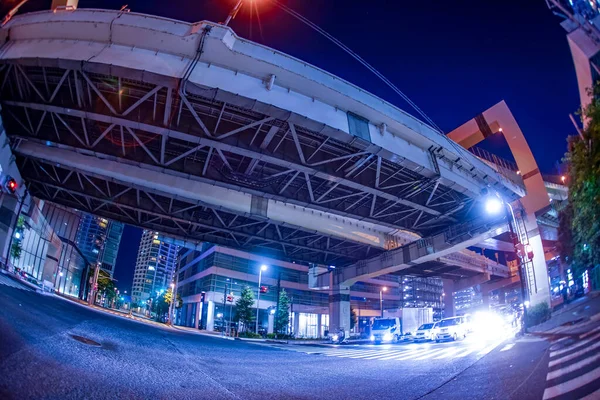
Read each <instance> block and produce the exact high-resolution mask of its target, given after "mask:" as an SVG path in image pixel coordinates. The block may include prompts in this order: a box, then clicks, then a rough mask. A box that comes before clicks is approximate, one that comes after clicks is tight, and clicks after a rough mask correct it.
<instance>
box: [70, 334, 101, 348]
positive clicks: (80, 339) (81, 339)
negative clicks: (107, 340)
mask: <svg viewBox="0 0 600 400" xmlns="http://www.w3.org/2000/svg"><path fill="white" fill-rule="evenodd" d="M71 337H72V338H73V339H75V340H77V341H78V342H81V343H84V344H87V345H89V346H96V347H100V346H102V345H101V344H100V343H98V342H95V341H93V340H92V339H88V338H86V337H83V336H79V335H71Z"/></svg>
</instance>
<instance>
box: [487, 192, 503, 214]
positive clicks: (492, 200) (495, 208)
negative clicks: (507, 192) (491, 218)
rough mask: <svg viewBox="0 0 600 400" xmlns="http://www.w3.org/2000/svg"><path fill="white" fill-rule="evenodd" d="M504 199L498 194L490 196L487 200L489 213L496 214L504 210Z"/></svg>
mask: <svg viewBox="0 0 600 400" xmlns="http://www.w3.org/2000/svg"><path fill="white" fill-rule="evenodd" d="M502 205H503V203H502V200H500V199H499V198H498V197H497V196H488V198H487V199H486V201H485V211H486V212H487V213H488V214H491V215H495V214H498V213H499V212H500V211H502Z"/></svg>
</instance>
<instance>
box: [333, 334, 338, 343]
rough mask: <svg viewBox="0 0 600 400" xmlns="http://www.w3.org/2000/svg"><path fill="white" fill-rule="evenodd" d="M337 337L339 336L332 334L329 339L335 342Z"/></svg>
mask: <svg viewBox="0 0 600 400" xmlns="http://www.w3.org/2000/svg"><path fill="white" fill-rule="evenodd" d="M338 337H339V336H338V335H333V336H332V337H331V339H332V340H333V341H334V342H335V341H336V340H338Z"/></svg>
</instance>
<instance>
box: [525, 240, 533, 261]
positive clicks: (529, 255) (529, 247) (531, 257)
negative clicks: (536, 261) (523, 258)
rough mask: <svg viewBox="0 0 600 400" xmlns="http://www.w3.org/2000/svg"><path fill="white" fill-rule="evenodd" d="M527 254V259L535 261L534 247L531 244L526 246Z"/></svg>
mask: <svg viewBox="0 0 600 400" xmlns="http://www.w3.org/2000/svg"><path fill="white" fill-rule="evenodd" d="M525 253H527V258H529V259H530V260H533V247H531V245H530V244H526V245H525Z"/></svg>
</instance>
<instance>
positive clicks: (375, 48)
mask: <svg viewBox="0 0 600 400" xmlns="http://www.w3.org/2000/svg"><path fill="white" fill-rule="evenodd" d="M235 2H236V0H211V1H200V0H197V1H184V0H163V1H151V0H129V1H125V0H121V1H114V0H95V1H94V0H87V1H86V0H80V2H79V6H80V7H82V8H83V7H97V8H109V9H118V8H120V7H121V6H122V5H123V4H125V3H127V4H128V5H129V8H130V9H131V10H132V11H134V12H141V13H148V14H156V15H161V16H164V17H169V18H174V19H179V20H185V21H189V22H195V21H200V20H203V19H206V20H211V21H217V22H218V21H223V20H224V19H225V18H226V16H227V14H228V12H229V9H230V8H231V6H232V5H233V4H235ZM280 2H282V3H283V4H285V5H287V6H289V7H291V8H293V9H294V10H295V11H297V12H299V13H301V14H302V15H304V16H305V17H306V18H308V19H310V20H311V21H312V22H314V23H316V24H318V25H319V26H320V27H321V28H323V29H325V30H326V31H327V32H329V33H330V34H332V35H333V36H335V37H336V38H337V39H339V40H341V41H342V42H343V43H344V44H346V45H347V46H349V47H350V48H351V49H352V50H354V51H355V52H356V53H358V54H359V55H360V56H361V57H363V58H364V59H365V60H367V61H368V62H369V63H370V64H371V65H373V66H374V67H375V68H377V69H378V70H379V71H380V72H381V73H383V74H384V75H385V76H386V77H387V78H388V79H390V80H391V81H392V82H394V83H395V85H396V86H397V87H399V88H400V89H401V90H402V91H403V92H404V93H405V94H407V95H408V96H409V97H410V98H411V99H412V100H413V101H414V102H415V103H416V104H417V105H419V107H420V108H421V109H423V110H424V111H425V112H426V113H427V114H428V115H429V117H430V118H432V119H433V120H434V121H435V122H436V123H437V124H438V125H439V126H440V127H441V128H442V130H444V131H445V132H447V131H450V130H452V129H453V128H455V127H457V126H459V125H461V124H462V123H463V122H465V121H467V120H469V119H471V118H473V117H474V116H475V115H477V114H479V113H481V112H482V111H484V110H486V109H487V108H489V107H491V106H492V105H494V104H495V103H497V102H499V101H501V100H505V101H506V102H507V104H508V106H509V107H510V108H511V110H512V112H513V114H514V115H515V117H516V119H517V121H518V122H519V124H520V126H521V128H522V129H523V131H524V133H525V136H526V137H527V139H528V141H529V144H530V146H531V148H532V150H533V153H534V155H535V157H536V159H537V161H538V164H539V167H540V170H541V171H542V172H546V173H552V172H554V167H555V163H556V162H557V161H560V159H561V157H562V156H563V154H564V152H565V149H566V137H567V135H570V134H573V133H574V129H573V126H572V125H571V122H570V121H569V118H568V114H569V113H572V112H575V111H576V110H577V108H578V99H579V97H578V93H577V83H576V77H575V71H574V68H573V62H572V59H571V55H570V52H569V48H568V45H567V41H566V36H565V32H564V30H563V29H562V28H561V26H560V25H559V22H560V19H559V18H558V17H555V16H553V15H552V13H551V12H550V11H549V10H548V9H547V7H546V4H545V1H544V0H529V1H526V2H490V1H481V0H478V1H475V0H468V1H466V0H465V1H461V2H460V3H461V5H462V6H461V7H456V6H453V5H452V4H451V3H457V2H450V1H418V2H417V1H412V2H405V1H383V0H370V1H362V0H311V1H306V0H305V1H302V0H280ZM3 3H4V2H3ZM255 3H256V5H257V8H258V12H259V13H258V17H257V15H256V11H254V12H253V13H252V15H250V7H249V6H245V8H243V9H242V11H241V12H240V13H239V15H238V16H237V18H236V19H235V20H234V21H232V23H231V24H230V26H231V27H232V28H233V29H234V31H236V33H237V34H239V35H240V36H243V37H246V38H250V39H252V40H254V41H256V42H259V43H261V44H264V45H267V46H270V47H273V48H275V49H277V50H281V51H283V52H286V53H288V54H291V55H293V56H295V57H298V58H300V59H302V60H305V61H307V62H309V63H311V64H314V65H316V66H318V67H320V68H323V69H325V70H327V71H330V72H332V73H334V74H336V75H338V76H340V77H342V78H345V79H347V80H349V81H350V82H352V83H355V84H357V85H359V86H361V87H363V88H364V89H367V90H369V91H371V92H372V93H374V94H376V95H378V96H381V97H382V98H384V99H386V100H388V101H390V102H392V103H394V104H396V105H397V106H398V107H400V108H402V109H404V110H406V111H407V112H409V113H411V114H415V115H416V113H415V112H414V110H412V109H411V108H410V107H409V106H408V105H407V104H405V103H404V102H403V101H402V100H401V99H400V98H399V97H398V96H397V95H396V94H395V93H393V92H392V90H391V89H389V88H388V87H387V86H385V84H383V83H382V82H380V81H379V80H378V79H377V78H375V77H374V76H373V75H372V74H370V73H369V72H368V71H367V70H366V69H365V68H364V67H362V66H361V65H360V64H359V63H357V62H356V61H354V60H353V59H352V58H350V57H349V56H348V55H346V54H345V53H344V52H342V51H341V50H339V49H338V48H337V47H336V46H335V45H333V44H332V43H330V42H329V41H327V40H326V39H324V38H323V37H322V36H320V35H318V34H317V33H315V32H314V31H312V30H311V29H310V28H308V27H306V26H305V25H303V24H302V23H300V22H298V21H297V20H296V19H294V18H292V17H291V16H289V15H287V14H286V13H285V12H283V11H281V10H279V9H277V8H275V7H274V6H272V5H270V1H269V0H255ZM518 3H527V5H522V4H518ZM5 4H6V3H5ZM49 4H50V1H39V0H31V1H30V4H29V5H28V6H27V7H26V8H25V7H24V8H23V10H33V9H43V8H49ZM192 4H193V5H192ZM247 4H250V1H249V0H248V1H247ZM4 8H5V5H4V6H2V9H4ZM0 11H1V10H0ZM259 19H260V23H259ZM488 141H490V143H486V144H485V145H484V147H486V148H488V149H494V152H495V153H497V154H500V155H504V156H506V155H507V151H506V143H505V142H504V140H503V139H502V138H500V137H493V138H491V139H488ZM140 235H141V232H140V231H139V230H138V229H135V228H131V227H128V228H127V229H126V230H125V233H124V235H123V240H122V243H121V248H120V250H119V256H118V260H117V266H116V277H117V279H119V285H118V286H119V287H121V286H123V287H124V288H125V286H127V288H126V289H125V290H128V291H129V290H130V289H131V281H132V275H133V267H134V264H135V257H136V253H137V246H138V244H139V239H140Z"/></svg>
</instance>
